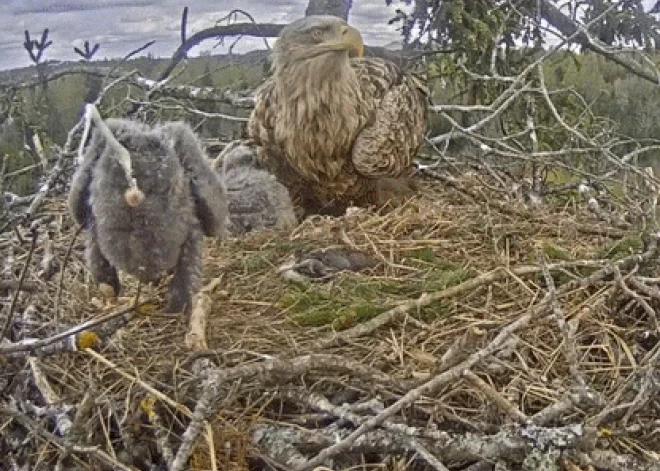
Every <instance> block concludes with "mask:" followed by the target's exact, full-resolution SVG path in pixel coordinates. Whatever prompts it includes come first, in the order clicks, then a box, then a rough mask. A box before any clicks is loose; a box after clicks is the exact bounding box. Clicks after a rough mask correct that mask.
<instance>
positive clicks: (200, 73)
mask: <svg viewBox="0 0 660 471" xmlns="http://www.w3.org/2000/svg"><path fill="white" fill-rule="evenodd" d="M537 52H538V51H536V52H535V51H531V52H527V54H529V55H533V54H535V53H537ZM520 54H521V55H523V54H525V52H524V50H520ZM453 61H454V59H453V57H452V56H451V55H438V56H435V57H430V58H429V59H428V60H427V71H426V73H427V76H428V80H429V87H430V89H431V92H432V101H433V103H435V104H449V105H452V104H454V105H461V104H466V103H467V102H468V95H469V93H468V89H469V84H470V81H469V80H465V78H464V77H461V76H460V75H458V74H457V73H456V70H455V68H454V67H453ZM168 62H169V59H156V58H153V57H149V56H148V57H140V58H135V59H130V60H128V61H120V60H104V61H94V62H92V63H89V62H84V61H80V62H65V63H61V64H58V65H57V66H56V69H55V71H57V72H58V73H63V72H65V71H70V72H71V73H70V74H64V75H63V76H62V77H61V78H59V79H56V80H53V81H50V82H49V83H48V84H47V86H43V85H42V84H39V83H38V80H37V82H36V83H35V84H34V85H33V86H30V87H26V88H22V89H19V90H17V91H15V93H13V94H12V95H9V96H3V99H5V100H14V101H15V103H14V104H13V106H15V107H20V109H22V110H23V111H24V112H23V113H22V114H20V115H16V116H14V117H13V119H12V120H11V122H10V123H9V122H5V124H4V126H2V127H1V128H0V156H4V158H5V159H6V162H5V165H6V173H7V174H9V177H8V178H7V179H6V182H5V190H6V191H10V192H13V193H16V194H18V195H24V194H28V193H31V192H33V191H35V189H36V185H38V179H36V178H35V176H36V175H37V173H38V172H37V171H36V170H35V171H34V172H33V171H29V170H28V171H25V172H20V171H21V169H24V168H26V167H30V166H32V165H33V164H34V163H35V156H34V152H33V151H31V149H30V143H29V140H27V141H26V137H27V136H31V135H34V134H35V133H36V134H38V135H39V136H41V138H42V140H43V142H42V144H43V146H44V148H45V149H46V150H47V149H48V148H49V147H50V145H52V144H57V145H60V146H61V145H63V144H64V142H65V140H66V138H67V134H68V132H69V130H70V129H71V127H72V126H73V125H74V124H75V123H76V122H77V121H78V120H79V119H80V113H81V109H82V106H83V103H84V102H85V101H87V100H89V97H90V96H94V94H95V93H98V91H99V87H100V86H101V83H102V78H103V73H104V72H107V71H108V70H111V69H113V68H115V67H116V66H117V65H119V70H116V71H115V72H121V73H125V72H129V71H135V72H137V74H139V75H140V76H142V77H146V78H148V77H155V76H158V75H159V74H160V73H161V72H162V71H163V70H164V69H165V68H166V67H167V65H168ZM46 65H47V64H46ZM544 69H545V72H546V77H547V85H548V87H549V89H550V90H552V91H554V93H556V95H555V96H556V97H557V104H558V106H561V107H562V109H564V110H566V111H567V112H568V113H569V114H570V112H571V111H570V110H571V106H572V105H575V112H576V113H581V112H582V110H581V109H580V108H581V107H582V106H584V105H586V107H587V108H588V109H589V110H590V111H591V113H592V115H593V117H594V122H593V123H592V124H593V125H598V126H603V127H604V130H605V129H606V130H607V132H608V133H610V134H611V135H615V134H616V135H621V136H625V137H626V138H630V139H632V140H635V141H638V140H646V139H653V138H656V137H658V136H660V94H659V93H657V86H656V85H654V84H652V83H650V82H648V81H647V80H644V79H642V78H640V77H638V76H636V75H634V74H631V73H630V72H629V71H627V70H625V69H623V68H622V67H621V66H619V65H618V64H615V63H613V62H611V61H609V60H607V59H606V58H604V57H602V56H601V55H599V54H595V53H592V52H582V53H578V52H567V51H562V52H558V53H557V54H556V55H555V56H554V57H552V58H551V59H550V60H548V61H546V62H545V63H544ZM268 71H269V59H268V51H265V50H262V51H253V52H252V53H247V54H232V55H210V54H208V55H204V56H201V57H195V58H190V59H188V61H187V64H186V66H185V68H183V69H182V70H181V71H180V72H178V73H177V75H176V77H174V78H173V80H172V81H171V84H172V85H174V86H176V85H184V86H194V87H212V88H214V89H216V90H228V91H233V92H242V91H249V90H253V89H254V88H255V87H256V86H258V85H259V84H260V83H261V82H262V81H263V80H264V78H265V77H266V76H267V74H268ZM86 72H92V73H93V74H94V75H89V74H87V73H86ZM35 77H37V67H35V66H32V67H28V68H25V69H19V70H16V71H3V72H0V85H1V84H3V83H4V84H8V83H17V82H16V81H18V82H23V81H29V80H34V78H35ZM131 89H133V90H132V92H133V94H135V87H134V85H131V84H124V85H119V86H117V87H115V88H114V89H113V90H111V91H110V92H109V93H108V94H107V95H106V98H105V101H104V105H105V107H106V109H107V110H108V114H109V115H110V116H113V115H114V116H123V115H124V114H125V113H126V111H127V106H129V105H128V104H127V102H126V97H128V96H130V95H131ZM578 97H580V98H578ZM191 101H192V102H193V106H194V107H195V108H196V109H198V110H200V111H203V112H208V113H209V114H208V115H201V116H195V115H194V114H193V115H191V114H190V113H187V112H186V110H185V109H183V108H182V107H181V106H180V104H176V105H174V104H173V106H172V107H171V109H170V110H169V112H166V115H165V117H169V118H173V119H180V118H183V117H184V116H185V117H186V119H188V120H189V121H192V122H193V124H194V125H195V128H196V129H197V131H198V132H200V134H201V135H202V136H203V137H204V138H207V139H213V140H217V139H219V140H221V141H230V140H232V139H236V138H239V137H240V136H241V133H242V129H243V124H242V122H240V121H233V120H228V119H226V118H223V117H222V116H218V115H213V113H221V114H229V115H237V116H240V117H244V118H246V117H247V116H249V109H242V108H237V107H235V106H232V105H231V104H228V103H219V102H218V101H217V100H215V99H212V98H210V99H204V98H202V99H198V100H194V99H193V100H191ZM10 106H12V105H11V104H8V103H6V104H5V108H6V109H9V107H10ZM177 107H178V108H177ZM513 113H514V115H513V116H512V111H506V112H505V113H504V114H503V115H502V117H501V119H500V124H499V125H498V126H495V127H490V128H488V130H489V133H490V134H491V136H492V137H497V136H498V135H501V133H502V132H506V131H503V129H505V128H507V126H508V127H509V131H510V132H515V129H514V128H515V127H516V125H519V124H520V116H519V114H518V115H515V111H513ZM451 114H452V115H454V116H455V117H456V118H457V119H458V120H459V121H460V120H461V117H462V116H463V115H465V113H457V112H453V113H451ZM450 128H451V124H450V123H449V122H447V121H446V120H445V119H443V118H442V117H441V116H439V115H434V116H432V118H431V123H430V128H429V134H430V135H432V136H435V135H438V134H441V133H443V132H447V131H448V130H449V129H450ZM557 138H558V137H557V136H555V135H553V136H549V137H548V139H557ZM556 144H557V143H555V142H541V147H542V148H543V147H545V148H547V149H551V148H553V147H554V146H555V145H556ZM659 157H660V154H658V153H656V152H652V153H647V154H646V155H645V156H644V157H643V158H642V159H641V161H640V162H639V163H640V165H643V166H646V165H651V166H655V165H656V160H658V159H659ZM15 172H19V173H18V174H17V175H16V177H12V176H11V175H12V174H14V173H15Z"/></svg>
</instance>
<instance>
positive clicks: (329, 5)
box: [305, 0, 353, 20]
mask: <svg viewBox="0 0 660 471" xmlns="http://www.w3.org/2000/svg"><path fill="white" fill-rule="evenodd" d="M352 6H353V0H309V4H308V5H307V9H306V10H305V16H310V15H333V16H338V17H339V18H343V19H344V20H348V13H349V11H350V10H351V7H352Z"/></svg>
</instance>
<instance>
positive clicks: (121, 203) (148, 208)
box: [69, 105, 228, 312]
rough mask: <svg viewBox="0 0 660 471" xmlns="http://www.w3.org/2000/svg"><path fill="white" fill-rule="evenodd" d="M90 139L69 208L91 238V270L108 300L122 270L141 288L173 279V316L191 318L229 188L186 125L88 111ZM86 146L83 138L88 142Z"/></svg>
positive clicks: (169, 307)
mask: <svg viewBox="0 0 660 471" xmlns="http://www.w3.org/2000/svg"><path fill="white" fill-rule="evenodd" d="M86 113H87V118H88V119H87V123H88V126H89V124H90V122H91V123H92V124H93V130H92V137H91V141H90V143H89V145H88V146H87V148H86V150H85V153H84V159H83V161H82V164H81V166H80V167H79V168H78V170H77V172H76V174H75V175H74V177H73V182H72V185H71V190H70V193H69V208H70V211H71V214H72V215H73V217H74V219H75V220H76V222H77V223H78V224H80V225H82V226H83V227H84V228H85V229H86V230H87V244H86V259H87V265H88V267H89V269H90V271H91V272H92V275H93V276H94V278H95V280H96V282H97V283H98V284H99V285H100V287H101V289H102V291H105V292H106V294H107V295H110V296H116V295H118V294H119V292H120V289H121V286H120V283H119V277H118V276H117V269H119V270H123V271H125V272H127V273H129V274H131V275H134V276H136V277H138V278H139V279H140V280H141V281H142V282H153V281H157V280H159V279H160V278H161V277H162V275H163V274H164V273H173V275H174V276H173V279H172V283H171V285H170V288H169V299H168V302H167V305H166V310H167V311H168V312H184V311H185V312H190V309H191V306H192V297H193V296H194V294H196V293H197V291H198V290H199V288H200V285H201V268H202V267H201V263H202V262H201V255H202V241H203V236H204V235H206V236H218V235H222V234H223V233H224V230H225V227H226V221H227V219H228V209H227V198H226V192H225V189H224V185H223V183H222V181H221V179H220V178H219V176H218V175H217V174H216V173H215V172H214V171H213V169H212V167H211V164H210V162H209V161H208V158H207V156H206V154H205V152H204V150H203V148H202V146H201V144H200V143H199V141H198V140H197V138H196V136H195V134H194V133H193V131H192V130H191V129H190V127H188V126H187V125H186V124H184V123H182V122H170V123H166V124H163V125H160V126H156V127H153V128H152V127H150V126H148V125H146V124H142V123H138V122H135V121H131V120H126V119H108V120H107V121H106V122H104V121H103V120H102V119H101V117H100V115H99V113H98V110H97V109H96V107H94V106H93V105H87V109H86ZM83 139H84V138H83Z"/></svg>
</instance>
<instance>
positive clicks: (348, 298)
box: [278, 252, 469, 329]
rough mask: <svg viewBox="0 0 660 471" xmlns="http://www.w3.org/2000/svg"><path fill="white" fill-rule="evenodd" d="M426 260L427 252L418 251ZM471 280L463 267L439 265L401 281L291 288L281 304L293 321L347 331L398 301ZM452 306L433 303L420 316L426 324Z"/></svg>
mask: <svg viewBox="0 0 660 471" xmlns="http://www.w3.org/2000/svg"><path fill="white" fill-rule="evenodd" d="M417 254H418V255H421V256H422V258H423V259H427V258H430V257H428V253H423V252H418V253H417ZM467 278H469V273H468V272H467V271H466V270H464V269H461V268H456V267H453V266H451V265H446V264H443V263H439V264H437V265H435V264H434V265H433V266H432V268H431V269H429V270H427V271H426V272H425V273H424V274H423V275H417V276H415V277H414V278H411V279H408V280H405V281H403V282H402V281H401V280H389V279H380V278H379V279H369V278H366V277H360V278H359V279H357V280H356V279H355V277H353V276H347V277H345V278H341V279H340V280H338V281H337V282H336V283H334V284H333V285H330V287H328V285H311V286H306V287H301V286H298V285H292V286H291V287H290V288H289V289H288V290H287V291H286V292H285V293H284V294H283V295H282V296H281V297H280V299H279V301H278V305H279V306H280V307H282V308H286V309H287V310H288V312H289V315H290V316H291V319H292V320H293V321H294V322H297V323H299V324H301V325H309V326H317V327H318V326H324V325H328V324H332V326H333V328H335V329H344V328H348V327H350V326H351V325H354V324H356V323H360V322H364V321H367V320H369V319H371V318H372V317H374V316H376V315H378V314H380V313H381V312H384V311H386V310H388V309H391V308H392V307H393V304H394V303H395V302H396V301H404V300H409V299H414V298H416V297H419V296H421V295H422V293H429V292H435V291H440V290H442V289H445V288H448V287H450V286H455V285H457V284H459V283H461V282H463V281H465V280H466V279H467ZM450 307H451V306H450V304H448V303H445V302H439V303H434V304H432V305H430V306H428V307H425V308H424V310H422V311H421V312H419V313H417V315H418V316H419V317H420V318H421V319H423V320H426V321H430V320H433V319H435V318H437V317H438V316H441V315H445V314H446V313H447V312H449V310H450Z"/></svg>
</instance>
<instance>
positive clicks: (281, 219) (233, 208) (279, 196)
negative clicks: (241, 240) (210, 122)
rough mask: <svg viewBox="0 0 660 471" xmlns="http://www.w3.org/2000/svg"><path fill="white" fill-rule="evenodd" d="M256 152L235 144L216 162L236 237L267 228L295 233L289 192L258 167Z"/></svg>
mask: <svg viewBox="0 0 660 471" xmlns="http://www.w3.org/2000/svg"><path fill="white" fill-rule="evenodd" d="M255 152H256V151H255V149H254V148H253V147H251V146H249V145H248V144H247V143H245V142H242V141H233V142H231V143H229V144H228V145H227V147H225V149H224V150H223V151H222V152H221V153H220V155H219V156H218V157H217V159H216V160H215V164H214V165H215V168H216V169H217V170H218V171H219V172H221V174H222V178H223V180H224V183H225V186H226V188H227V197H228V200H229V217H230V219H231V232H232V234H233V235H240V234H245V233H247V232H250V231H256V230H260V229H264V228H278V229H292V228H293V227H295V226H296V224H297V219H296V214H295V211H294V206H293V202H292V201H291V197H290V196H289V192H288V190H287V189H286V187H285V186H284V185H282V184H281V183H280V182H278V181H277V179H276V178H275V176H274V175H271V174H270V173H268V172H267V171H266V170H263V169H260V168H259V167H258V165H257V156H256V153H255Z"/></svg>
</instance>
